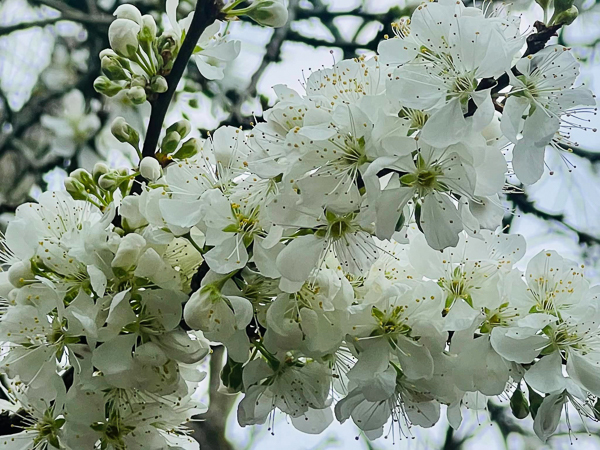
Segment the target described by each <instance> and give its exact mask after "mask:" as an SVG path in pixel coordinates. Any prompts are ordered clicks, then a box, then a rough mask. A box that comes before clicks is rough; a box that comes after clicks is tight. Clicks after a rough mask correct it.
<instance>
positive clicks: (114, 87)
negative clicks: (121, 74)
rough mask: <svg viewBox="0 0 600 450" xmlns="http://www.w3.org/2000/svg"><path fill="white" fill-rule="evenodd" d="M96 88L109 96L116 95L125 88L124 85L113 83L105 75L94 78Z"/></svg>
mask: <svg viewBox="0 0 600 450" xmlns="http://www.w3.org/2000/svg"><path fill="white" fill-rule="evenodd" d="M94 89H95V90H96V92H98V93H100V94H103V95H106V96H107V97H114V96H115V95H117V94H118V93H119V92H121V90H123V86H121V85H120V84H118V83H113V82H112V81H110V80H109V79H108V78H107V77H105V76H100V77H98V78H96V79H95V80H94Z"/></svg>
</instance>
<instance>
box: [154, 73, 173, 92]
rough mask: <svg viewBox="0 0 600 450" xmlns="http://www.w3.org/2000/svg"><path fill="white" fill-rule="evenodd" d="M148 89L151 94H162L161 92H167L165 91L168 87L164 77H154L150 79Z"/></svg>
mask: <svg viewBox="0 0 600 450" xmlns="http://www.w3.org/2000/svg"><path fill="white" fill-rule="evenodd" d="M150 89H151V90H152V92H156V93H157V94H162V93H163V92H167V89H169V85H168V84H167V80H166V79H165V77H163V76H161V75H156V76H154V77H152V82H151V83H150Z"/></svg>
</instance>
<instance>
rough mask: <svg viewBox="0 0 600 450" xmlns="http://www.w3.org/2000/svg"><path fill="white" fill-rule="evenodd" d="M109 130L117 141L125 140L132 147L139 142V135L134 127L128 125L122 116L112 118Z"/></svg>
mask: <svg viewBox="0 0 600 450" xmlns="http://www.w3.org/2000/svg"><path fill="white" fill-rule="evenodd" d="M110 131H111V133H112V134H113V136H114V137H116V138H117V140H118V141H119V142H127V143H128V144H131V145H133V146H134V147H136V146H138V145H139V143H140V135H139V133H138V132H137V131H135V129H134V128H133V127H132V126H131V125H129V124H128V123H127V122H126V121H125V119H124V118H123V117H117V118H116V119H115V120H113V122H112V124H111V126H110Z"/></svg>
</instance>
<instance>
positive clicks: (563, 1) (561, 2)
mask: <svg viewBox="0 0 600 450" xmlns="http://www.w3.org/2000/svg"><path fill="white" fill-rule="evenodd" d="M571 6H573V0H554V15H555V16H558V14H560V13H561V12H563V11H567V10H568V9H569V8H571Z"/></svg>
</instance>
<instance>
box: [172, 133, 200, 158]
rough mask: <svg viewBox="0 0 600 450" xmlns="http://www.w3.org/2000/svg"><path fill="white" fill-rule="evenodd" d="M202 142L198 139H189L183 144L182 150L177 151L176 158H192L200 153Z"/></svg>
mask: <svg viewBox="0 0 600 450" xmlns="http://www.w3.org/2000/svg"><path fill="white" fill-rule="evenodd" d="M200 148H201V145H200V141H199V140H198V139H196V138H191V139H188V140H187V141H185V142H184V143H183V145H182V146H181V148H180V149H179V150H177V152H176V153H175V155H174V157H175V158H177V159H186V158H191V157H192V156H194V155H196V154H197V153H198V152H199V151H200Z"/></svg>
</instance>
